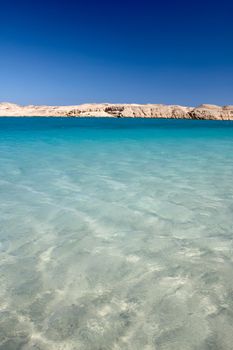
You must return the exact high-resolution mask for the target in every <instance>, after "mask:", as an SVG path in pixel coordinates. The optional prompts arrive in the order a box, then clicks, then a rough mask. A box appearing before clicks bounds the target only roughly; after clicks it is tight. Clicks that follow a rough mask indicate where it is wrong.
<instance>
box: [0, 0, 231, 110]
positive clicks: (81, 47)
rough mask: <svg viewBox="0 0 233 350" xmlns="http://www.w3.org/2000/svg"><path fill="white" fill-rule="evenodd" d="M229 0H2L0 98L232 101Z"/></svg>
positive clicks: (32, 101)
mask: <svg viewBox="0 0 233 350" xmlns="http://www.w3.org/2000/svg"><path fill="white" fill-rule="evenodd" d="M232 15H233V2H232V1H226V0H222V1H219V2H216V1H208V0H207V1H204V0H203V1H202V2H201V1H199V0H197V1H192V2H191V1H175V0H174V1H160V2H159V1H147V0H145V1H140V2H139V1H128V0H125V1H121V0H120V1H108V2H107V1H95V2H94V1H84V0H83V1H78V0H77V1H69V0H67V1H66V2H65V1H59V0H57V1H55V0H54V1H52V0H47V1H10V0H9V1H8V2H6V1H5V2H4V3H3V2H1V11H0V50H1V51H0V101H11V102H16V103H22V104H79V103H84V102H113V103H116V102H119V103H123V102H124V103H167V104H169V103H171V104H184V105H198V104H200V103H215V104H223V105H224V104H233V20H232Z"/></svg>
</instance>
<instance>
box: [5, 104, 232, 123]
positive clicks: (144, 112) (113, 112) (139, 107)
mask: <svg viewBox="0 0 233 350" xmlns="http://www.w3.org/2000/svg"><path fill="white" fill-rule="evenodd" d="M62 116H63V117H116V118H127V117H128V118H129V117H131V118H166V119H169V118H170V119H204V120H233V105H230V106H217V105H210V104H203V105H200V106H198V107H184V106H179V105H163V104H111V103H100V104H82V105H74V106H35V105H28V106H21V105H17V104H13V103H0V117H62Z"/></svg>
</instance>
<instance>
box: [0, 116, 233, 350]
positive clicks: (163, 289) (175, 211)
mask: <svg viewBox="0 0 233 350" xmlns="http://www.w3.org/2000/svg"><path fill="white" fill-rule="evenodd" d="M0 175H1V176H0V196H1V197H0V198H1V201H0V349H1V350H3V349H4V350H17V349H22V350H29V349H30V350H31V349H36V350H39V349H40V350H71V349H72V350H84V349H85V350H92V349H93V350H106V349H110V350H117V349H119V350H120V349H121V350H122V349H127V350H142V349H143V350H144V349H145V350H150V349H156V350H157V349H159V350H194V349H195V350H202V349H206V350H207V349H208V350H216V349H219V350H223V349H224V350H228V349H229V350H232V344H233V244H232V237H233V179H232V175H233V122H213V121H207V122H205V121H188V120H187V121H181V120H177V121H176V120H143V119H142V120H140V119H129V120H128V119H104V118H103V119H94V118H93V119H92V118H91V119H63V118H46V119H43V118H34V119H31V118H22V119H21V118H20V119H17V118H15V119H14V118H0Z"/></svg>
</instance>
